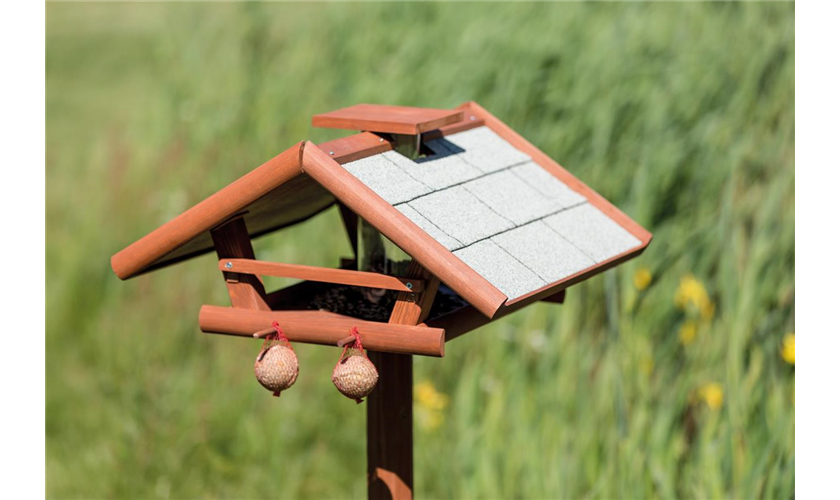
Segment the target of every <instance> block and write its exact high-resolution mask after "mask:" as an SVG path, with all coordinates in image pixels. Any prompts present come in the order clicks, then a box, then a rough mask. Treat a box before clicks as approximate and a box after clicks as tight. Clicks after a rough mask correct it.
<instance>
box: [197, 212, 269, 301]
mask: <svg viewBox="0 0 840 500" xmlns="http://www.w3.org/2000/svg"><path fill="white" fill-rule="evenodd" d="M210 235H211V237H212V238H213V244H214V245H215V247H216V254H217V255H218V256H219V257H220V258H222V259H234V258H242V259H253V258H254V248H253V247H252V246H251V237H250V236H248V228H247V227H246V226H245V220H244V219H243V218H242V217H241V216H237V217H234V218H233V219H231V220H229V221H227V222H225V223H224V224H222V225H221V226H219V227H217V228H214V229H213V230H211V231H210ZM222 271H223V272H222V275H223V276H224V278H225V283H226V284H227V289H228V294H229V295H230V303H231V305H232V306H233V307H238V308H243V309H259V310H262V311H268V310H269V307H268V304H266V302H265V287H264V286H263V283H262V280H261V279H260V278H259V276H254V275H250V274H240V273H237V272H228V271H225V270H224V269H222Z"/></svg>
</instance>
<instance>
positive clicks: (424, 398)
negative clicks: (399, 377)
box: [414, 380, 449, 411]
mask: <svg viewBox="0 0 840 500" xmlns="http://www.w3.org/2000/svg"><path fill="white" fill-rule="evenodd" d="M414 399H415V400H416V401H417V403H418V404H419V405H420V406H422V407H423V408H425V409H427V410H437V411H441V410H443V409H444V408H446V405H447V404H449V398H447V397H446V395H445V394H441V393H439V392H438V391H437V390H436V389H435V386H433V385H432V383H431V382H429V381H428V380H426V381H423V382H420V383H419V384H417V385H416V386H414Z"/></svg>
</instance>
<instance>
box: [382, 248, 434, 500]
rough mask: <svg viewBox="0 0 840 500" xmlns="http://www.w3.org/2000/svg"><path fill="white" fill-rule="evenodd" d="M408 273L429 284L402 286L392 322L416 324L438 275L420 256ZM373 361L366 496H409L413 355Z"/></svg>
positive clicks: (426, 311)
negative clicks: (417, 289) (413, 289)
mask: <svg viewBox="0 0 840 500" xmlns="http://www.w3.org/2000/svg"><path fill="white" fill-rule="evenodd" d="M407 276H408V277H410V278H426V279H429V280H430V282H429V286H428V287H427V288H426V291H425V292H423V293H407V292H400V293H399V294H398V295H397V301H396V303H395V304H394V309H393V311H392V312H391V318H390V320H389V321H388V323H389V324H392V325H416V324H417V323H419V322H420V320H421V318H423V317H425V316H426V315H428V314H429V311H430V310H431V308H432V303H433V302H434V298H435V295H436V294H437V289H438V284H439V281H437V279H436V278H434V277H433V276H431V274H430V273H428V272H427V271H426V270H425V269H424V268H423V267H422V266H421V265H420V263H418V262H417V261H416V260H412V261H411V263H410V264H409V266H408V272H407ZM371 361H373V364H374V365H376V368H377V370H379V373H380V377H379V380H380V383H379V386H378V387H377V388H376V389H374V391H373V392H372V393H371V394H370V396H369V397H368V401H367V404H368V413H367V415H368V420H367V422H368V423H367V429H368V477H369V478H370V484H369V485H368V498H369V499H387V498H395V499H406V500H408V499H411V498H412V490H413V485H414V456H413V442H412V441H413V436H412V432H413V430H412V405H413V401H412V398H413V394H412V391H413V387H414V385H413V381H412V380H413V374H412V361H411V356H404V355H399V354H388V353H373V356H372V357H371ZM383 373H384V374H386V375H387V377H386V375H383ZM386 378H387V380H386V381H385V383H384V384H383V380H385V379H386Z"/></svg>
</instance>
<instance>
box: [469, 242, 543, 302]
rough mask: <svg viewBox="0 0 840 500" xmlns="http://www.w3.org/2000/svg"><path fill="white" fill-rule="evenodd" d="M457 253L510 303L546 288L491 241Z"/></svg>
mask: <svg viewBox="0 0 840 500" xmlns="http://www.w3.org/2000/svg"><path fill="white" fill-rule="evenodd" d="M454 253H455V256H457V257H458V258H459V259H461V260H462V261H464V263H465V264H466V265H468V266H470V267H471V268H473V269H474V270H475V271H476V272H477V273H478V274H480V275H481V276H482V277H484V279H486V280H487V281H489V282H490V283H491V284H492V285H493V286H495V287H496V288H498V289H499V290H500V291H501V292H502V293H503V294H505V295H507V297H508V299H514V298H517V297H521V296H522V295H525V294H526V293H529V292H532V291H534V290H536V289H537V288H540V287H542V286H545V285H546V284H547V283H546V282H545V281H543V280H542V279H540V277H539V276H537V275H536V274H534V273H533V272H532V271H531V270H529V269H528V268H527V267H525V266H523V265H522V264H521V263H519V262H518V261H517V260H516V259H514V258H513V257H511V256H510V254H508V253H507V252H505V251H504V250H502V248H501V247H499V246H498V245H496V244H495V243H493V242H492V241H491V240H482V241H479V242H478V243H475V244H473V245H470V246H468V247H466V248H462V249H460V250H457V251H455V252H454Z"/></svg>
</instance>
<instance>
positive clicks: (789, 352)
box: [781, 332, 796, 365]
mask: <svg viewBox="0 0 840 500" xmlns="http://www.w3.org/2000/svg"><path fill="white" fill-rule="evenodd" d="M794 343H795V340H794V335H793V333H792V332H791V333H788V334H787V335H785V338H784V340H782V351H781V352H782V359H783V360H785V362H786V363H788V364H791V365H795V364H796V348H795V346H794Z"/></svg>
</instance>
